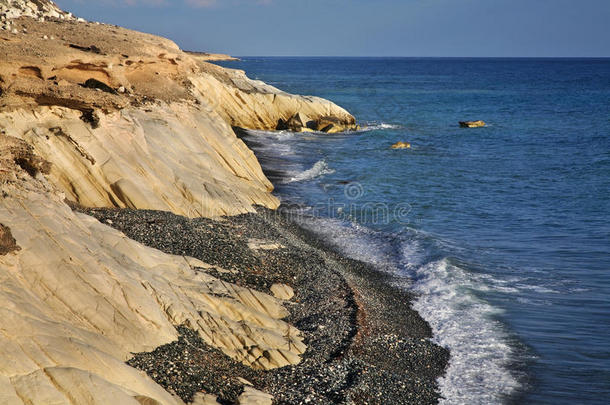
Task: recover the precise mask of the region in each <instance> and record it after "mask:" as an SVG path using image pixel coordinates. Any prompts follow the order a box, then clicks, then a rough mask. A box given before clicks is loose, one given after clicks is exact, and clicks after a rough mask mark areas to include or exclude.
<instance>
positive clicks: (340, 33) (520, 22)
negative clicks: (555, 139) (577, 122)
mask: <svg viewBox="0 0 610 405" xmlns="http://www.w3.org/2000/svg"><path fill="white" fill-rule="evenodd" d="M55 2H56V3H57V4H58V5H59V6H60V7H61V8H63V9H64V10H67V11H71V12H73V13H74V14H75V15H77V16H79V17H83V18H86V19H88V20H93V21H100V22H105V23H111V24H117V25H121V26H123V27H127V28H131V29H136V30H138V31H144V32H149V33H153V34H157V35H161V36H164V37H168V38H170V39H172V40H174V41H175V42H176V43H178V45H179V46H180V47H181V48H182V49H185V50H194V51H204V52H217V53H229V54H231V55H235V56H422V57H425V56H445V57H460V56H473V57H491V56H495V57H610V0H368V1H367V0H96V1H90V0H56V1H55Z"/></svg>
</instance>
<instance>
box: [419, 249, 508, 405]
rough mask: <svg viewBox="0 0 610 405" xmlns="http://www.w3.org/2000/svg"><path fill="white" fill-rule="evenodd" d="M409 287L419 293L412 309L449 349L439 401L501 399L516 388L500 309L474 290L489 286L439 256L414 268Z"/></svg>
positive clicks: (496, 401) (468, 401) (485, 402)
mask: <svg viewBox="0 0 610 405" xmlns="http://www.w3.org/2000/svg"><path fill="white" fill-rule="evenodd" d="M412 288H413V290H414V291H415V292H417V293H418V294H419V297H418V299H417V300H416V301H415V303H414V305H413V307H414V309H415V310H417V311H418V312H419V313H420V314H421V315H422V316H423V317H424V319H426V320H427V321H428V323H429V324H430V326H431V327H432V329H433V332H434V339H433V340H434V341H435V342H436V343H438V344H439V345H441V346H443V347H446V348H448V349H449V350H450V352H451V360H450V363H449V367H448V369H447V372H446V374H445V376H444V377H441V378H440V379H439V386H440V389H441V394H442V396H443V397H444V398H443V399H442V400H441V401H440V403H441V404H489V403H501V402H502V398H503V397H505V396H506V395H510V394H511V393H512V392H514V391H515V390H516V389H517V388H519V383H518V381H517V379H516V378H515V377H514V376H513V375H512V374H511V372H510V371H509V367H510V363H511V361H512V360H513V359H514V353H513V349H512V348H511V346H510V345H509V344H508V343H507V342H508V336H507V334H506V332H505V331H504V328H503V325H502V324H501V323H500V322H499V321H497V320H495V319H494V315H497V314H498V313H500V310H499V309H498V308H495V307H493V306H491V305H490V304H488V303H487V302H486V301H484V300H482V299H480V298H478V297H477V296H476V295H475V292H476V291H477V290H478V291H482V290H485V289H487V288H488V286H486V285H483V284H481V281H480V280H477V278H476V277H475V276H474V275H473V274H471V273H468V272H466V271H465V270H463V269H461V268H459V267H457V266H454V265H452V264H450V263H449V261H448V260H447V259H442V260H439V261H435V262H432V263H429V264H427V265H425V266H420V267H419V268H416V269H415V280H414V283H413V286H412ZM511 292H512V291H511Z"/></svg>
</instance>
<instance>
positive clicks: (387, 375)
mask: <svg viewBox="0 0 610 405" xmlns="http://www.w3.org/2000/svg"><path fill="white" fill-rule="evenodd" d="M79 210H80V211H82V212H84V213H87V214H89V215H92V216H94V217H95V218H97V219H98V220H100V221H101V222H103V223H106V224H108V225H110V226H112V227H114V228H116V229H118V230H120V231H123V232H125V234H126V235H127V236H128V237H130V238H132V239H134V240H136V241H138V242H140V243H143V244H145V245H147V246H150V247H154V248H157V249H159V250H161V251H163V252H165V253H170V254H178V255H185V256H192V257H195V258H197V259H200V260H202V261H205V262H207V263H209V264H211V265H213V266H218V269H222V270H220V271H218V270H213V269H211V270H206V272H208V273H210V274H211V275H213V276H214V277H217V278H219V279H222V280H224V281H227V282H232V283H235V284H238V285H242V286H245V287H250V288H254V289H256V290H259V291H263V292H269V288H270V286H271V285H272V284H274V283H285V284H287V285H290V286H291V287H293V289H294V292H295V297H294V298H293V299H292V300H291V301H288V302H287V303H286V307H287V309H288V310H289V312H290V315H289V316H288V318H287V319H286V320H287V321H288V322H289V323H290V324H292V325H295V327H297V328H298V329H299V330H301V331H302V333H303V336H304V338H305V339H304V340H305V343H306V344H307V351H306V352H305V354H304V355H303V360H302V361H301V362H300V363H299V364H297V365H294V366H287V367H283V368H280V369H275V370H270V371H260V370H253V369H251V368H249V367H246V366H244V365H242V364H240V363H238V362H236V361H234V360H231V359H230V358H228V357H227V356H224V355H223V354H222V353H220V352H219V351H217V350H216V349H213V348H211V347H210V346H207V345H206V344H205V343H204V342H203V341H202V340H201V339H200V338H199V337H198V336H196V333H195V332H192V331H190V330H189V329H188V328H184V327H181V328H179V333H180V339H179V340H178V341H177V342H173V343H170V344H168V345H165V346H162V347H159V348H157V349H156V350H155V351H153V352H151V353H139V354H136V355H135V356H134V357H133V358H132V359H131V360H129V361H128V364H129V365H131V366H133V367H136V368H139V369H140V370H143V371H145V372H147V373H148V375H149V376H150V377H151V378H153V379H154V380H155V381H156V382H157V383H159V384H160V385H162V386H163V387H164V388H166V389H167V390H170V391H173V392H175V393H176V394H178V395H179V396H180V397H181V398H182V399H183V400H185V401H189V400H191V399H192V395H193V394H195V393H196V392H197V391H198V390H203V391H204V392H207V393H208V394H212V395H218V396H219V400H220V401H221V403H232V402H233V401H235V400H236V399H237V396H239V394H240V393H241V387H242V386H243V382H241V381H240V380H238V379H237V377H240V378H243V379H245V380H247V381H249V382H251V383H252V384H253V385H254V387H255V388H256V389H258V390H261V391H264V392H266V393H268V394H271V395H273V397H274V400H275V401H274V402H276V403H295V404H296V403H319V404H324V403H329V402H332V403H349V402H350V401H351V402H354V403H369V404H370V403H379V404H382V403H396V404H428V403H429V404H433V403H437V402H438V399H439V396H440V393H439V391H438V386H437V382H436V380H437V378H438V377H439V376H440V375H442V374H443V373H444V370H445V369H446V366H447V362H448V358H449V353H448V351H447V350H446V349H444V348H441V347H439V346H437V345H435V344H433V343H431V342H430V340H429V338H430V337H431V330H430V327H429V325H428V324H427V322H426V321H425V320H423V318H421V316H420V315H419V314H418V313H417V312H416V311H415V310H413V309H412V308H411V306H410V303H411V300H412V298H413V297H412V296H411V295H410V294H409V293H408V292H406V291H404V290H401V289H399V288H397V287H393V286H392V285H391V284H390V283H389V282H388V281H389V278H390V276H389V275H387V274H383V273H381V272H380V271H379V270H376V269H375V268H373V267H372V266H371V265H368V264H365V263H362V262H359V261H356V260H352V259H349V258H346V257H344V256H342V255H341V254H339V253H337V252H336V251H335V250H334V249H333V248H332V247H330V246H328V244H327V243H326V242H325V241H323V240H321V239H319V238H318V237H317V236H315V235H314V234H312V233H311V232H309V231H307V230H305V229H303V228H301V227H300V226H298V225H297V224H295V223H294V222H291V221H290V220H288V219H287V218H285V216H283V215H282V214H281V213H280V212H279V211H275V212H274V211H271V210H268V209H262V208H260V207H259V208H258V209H257V211H258V212H257V213H256V214H244V215H239V216H236V217H225V218H222V219H221V220H211V219H205V218H196V219H188V218H185V217H181V216H177V215H174V214H171V213H169V212H159V211H143V210H129V209H82V208H81V209H79ZM253 240H256V241H265V242H273V243H274V244H279V245H281V247H279V248H276V249H268V250H264V249H251V248H250V247H248V244H249V243H250V246H252V241H253ZM397 319H398V320H400V322H396V320H397ZM196 359H199V361H197V360H196ZM204 360H206V361H204ZM228 375H231V377H227V376H228ZM194 377H196V378H194ZM223 377H224V378H223Z"/></svg>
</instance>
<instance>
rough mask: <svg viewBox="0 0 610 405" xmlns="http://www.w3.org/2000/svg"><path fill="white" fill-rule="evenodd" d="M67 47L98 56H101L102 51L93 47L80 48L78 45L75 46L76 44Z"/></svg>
mask: <svg viewBox="0 0 610 405" xmlns="http://www.w3.org/2000/svg"><path fill="white" fill-rule="evenodd" d="M68 46H69V47H70V48H74V49H78V50H79V51H83V52H91V53H97V54H98V55H102V50H101V49H100V48H98V47H97V46H95V45H91V46H80V45H76V44H70V45H68Z"/></svg>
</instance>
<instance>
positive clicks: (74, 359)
mask: <svg viewBox="0 0 610 405" xmlns="http://www.w3.org/2000/svg"><path fill="white" fill-rule="evenodd" d="M0 15H1V21H0V28H1V29H0V183H1V190H0V191H1V196H0V278H1V280H2V283H1V284H0V312H1V316H0V403H1V404H18V405H22V404H49V403H56V404H64V403H65V404H100V405H101V404H109V403H116V404H168V405H169V404H183V403H185V402H192V403H196V404H204V403H217V402H216V400H217V396H219V399H220V400H222V401H224V403H226V402H227V401H232V402H238V403H241V404H248V403H251V404H268V403H271V401H272V399H273V397H272V396H270V395H269V394H268V393H272V394H273V396H274V397H275V400H276V401H277V400H278V398H280V399H281V398H283V399H281V401H283V402H290V403H296V402H302V401H304V400H305V398H310V400H311V401H312V403H327V402H328V401H329V400H332V401H335V400H336V402H342V401H343V402H345V401H347V402H349V401H348V398H351V397H354V398H356V397H362V398H364V397H366V396H369V395H370V394H369V391H372V390H379V389H381V388H379V387H381V386H382V385H383V384H384V383H383V381H389V380H391V381H394V382H393V383H392V384H394V385H395V386H396V387H399V388H397V391H396V392H398V394H396V395H397V397H405V398H407V397H408V398H411V400H412V402H413V403H416V402H420V400H421V398H427V400H429V401H431V402H433V401H434V399H435V398H436V395H437V394H436V391H435V390H436V388H435V387H436V386H435V383H434V379H435V378H436V376H437V375H438V374H439V373H440V372H441V371H442V369H443V367H444V364H445V363H446V357H445V354H444V353H443V352H442V351H438V348H436V347H435V346H433V345H431V344H430V343H428V342H427V341H426V340H425V338H428V337H429V334H430V331H429V328H428V327H427V325H426V324H425V322H423V321H422V320H421V319H420V318H419V317H417V316H416V314H413V313H411V312H408V311H409V309H408V308H407V306H408V304H407V302H408V300H409V298H408V297H406V296H405V297H403V298H404V299H403V298H400V299H398V300H397V302H398V303H399V304H396V306H395V308H396V307H401V305H405V307H404V310H405V311H406V312H408V314H407V315H405V319H409V317H411V318H412V321H409V322H410V323H409V322H407V324H409V325H411V326H412V329H411V330H409V332H408V333H406V332H405V333H406V334H405V336H406V335H409V336H408V338H405V339H407V340H404V339H402V338H398V337H396V338H395V339H398V340H395V339H394V338H392V339H394V340H392V345H393V346H392V347H394V349H392V350H396V353H398V352H399V351H402V350H403V349H404V347H405V346H404V345H409V346H408V347H409V348H410V350H411V352H412V353H419V354H421V353H424V354H425V355H427V353H430V352H434V353H437V352H438V353H440V354H439V358H440V360H438V361H436V362H430V363H426V362H423V363H421V362H418V361H410V362H409V363H408V366H404V365H402V363H401V364H399V365H397V366H395V367H394V366H392V367H394V368H392V367H390V368H391V369H392V370H390V371H383V372H379V373H370V374H367V371H366V370H368V369H369V367H371V365H372V367H380V370H385V369H386V361H385V360H366V361H364V360H361V359H360V357H354V358H352V357H350V356H352V354H350V353H354V354H353V356H356V354H357V356H361V354H358V353H361V352H362V353H368V352H367V351H368V350H373V349H371V348H370V347H369V346H368V345H369V343H368V340H367V339H365V338H364V337H363V336H364V332H363V331H364V330H365V329H366V330H367V331H368V332H366V333H368V334H373V333H374V332H373V331H374V330H376V329H375V327H374V325H375V322H374V321H373V320H374V319H376V317H380V319H381V318H382V317H383V316H385V315H383V316H382V315H380V314H384V311H380V310H379V309H378V307H376V305H377V304H375V303H374V302H373V301H371V300H372V298H371V297H376V295H374V293H373V292H372V291H373V290H370V291H371V293H370V294H367V293H364V291H369V290H368V289H369V287H367V286H366V285H365V284H366V283H365V284H363V282H361V281H358V280H360V279H359V278H358V277H356V276H350V277H352V278H351V279H350V278H349V277H348V276H347V273H345V274H344V272H346V270H345V269H347V268H348V267H349V266H355V267H358V266H360V265H355V264H351V262H350V263H348V264H345V263H342V260H343V259H340V258H334V256H333V254H332V253H328V252H326V251H325V250H324V249H321V248H312V247H309V246H308V245H307V243H305V242H303V241H301V239H300V236H292V233H291V232H287V233H286V234H284V233H285V232H284V230H283V229H284V227H288V226H289V225H286V224H284V223H279V224H278V223H276V222H274V221H270V222H260V221H262V220H261V216H260V210H274V209H276V208H278V206H279V203H280V202H279V200H278V199H277V198H276V197H275V196H274V195H273V194H272V191H273V186H272V184H271V183H270V182H269V180H268V179H267V178H266V177H265V175H264V174H263V172H262V169H261V166H260V164H259V162H258V160H257V159H256V157H255V156H254V154H253V152H252V151H251V150H250V149H248V147H247V146H246V145H245V144H244V143H243V142H242V141H241V140H240V139H238V137H237V136H236V135H235V133H234V131H233V128H234V127H240V128H246V129H265V130H272V129H276V128H278V127H279V126H281V125H282V123H286V122H290V121H291V120H292V121H294V120H295V117H297V118H299V120H302V121H307V122H301V124H302V128H298V127H296V130H300V129H305V128H306V127H308V128H309V126H311V125H312V123H314V124H313V125H314V127H315V128H321V127H325V129H326V130H327V132H334V131H338V130H345V129H355V128H356V124H355V119H354V117H353V116H351V115H350V114H349V113H348V112H347V111H346V110H344V109H343V108H341V107H339V106H337V105H335V104H334V103H332V102H330V101H327V100H323V99H320V98H317V97H309V96H297V95H291V94H288V93H285V92H283V91H281V90H279V89H276V88H274V87H272V86H269V85H267V84H265V83H263V82H260V81H255V80H251V79H249V78H248V77H247V76H246V74H245V73H244V72H243V71H239V70H232V69H226V68H222V67H219V66H217V65H213V64H210V63H208V61H209V60H218V59H223V58H225V56H224V55H210V54H199V53H192V52H191V53H189V52H183V51H182V50H180V49H179V47H178V46H177V45H176V44H174V43H173V42H171V41H170V40H167V39H164V38H160V37H156V36H154V35H149V34H144V33H139V32H134V31H130V30H127V29H123V28H120V27H117V26H111V25H106V24H99V23H94V22H87V21H84V20H82V19H77V18H75V17H73V16H72V15H71V14H70V13H66V12H64V11H62V10H60V9H59V8H57V7H56V6H55V5H54V4H53V3H52V2H50V1H47V0H36V1H27V0H23V1H21V0H20V1H17V0H0ZM302 117H307V118H306V119H303V118H302ZM328 123H330V124H328ZM331 127H332V128H331ZM310 129H311V128H310ZM331 129H332V131H331ZM265 212H267V211H265ZM124 215H126V216H127V217H128V220H126V219H125V218H124V217H123V216H124ZM240 215H241V216H240ZM244 215H245V217H243V216H244ZM227 216H233V217H231V218H229V217H227ZM235 216H237V217H235ZM94 217H97V218H98V219H99V221H98V219H95V218H94ZM204 218H209V221H210V222H201V221H203V219H204ZM232 218H250V219H252V218H253V219H252V220H253V221H254V223H255V224H254V225H249V226H243V225H242V224H240V222H239V221H240V219H232ZM134 219H139V221H137V222H136V223H132V222H130V221H132V220H134ZM183 221H186V222H183ZM197 221H199V222H197ZM257 221H258V222H257ZM157 223H162V224H164V225H163V226H162V227H158V226H157V225H156V224H157ZM141 227H143V228H141ZM272 228H273V229H275V231H274V232H275V234H273V233H272V234H269V232H270V231H269V230H270V229H272ZM157 232H158V233H157ZM265 232H267V233H265ZM245 235H249V236H245ZM281 235H283V236H281ZM295 235H296V234H295ZM136 240H137V241H136ZM225 245H226V246H225ZM215 252H216V253H215ZM287 252H288V253H287ZM195 257H196V258H195ZM305 262H307V263H308V264H307V266H306V268H307V271H303V270H302V269H303V268H305V267H303V266H304V265H303V264H302V263H305ZM329 268H332V270H328V269H329ZM358 268H359V267H358ZM375 277H376V276H375ZM355 286H360V287H359V288H360V293H359V294H362V295H363V296H362V297H360V298H358V297H357V294H356V293H355V292H354V291H355V288H356V287H355ZM369 301H370V302H369ZM401 302H402V304H400V303H401ZM373 308H375V311H373ZM393 311H395V309H394V310H393ZM393 311H388V312H387V319H391V317H392V316H393ZM365 312H366V313H368V312H371V316H370V317H369V318H368V320H367V321H366V322H367V323H366V327H365V326H362V325H360V326H358V325H359V324H358V322H361V318H362V317H363V316H364V315H363V314H364V313H365ZM373 312H375V315H374V316H373ZM391 312H392V313H391ZM383 319H386V318H383ZM387 319H386V320H387ZM314 320H315V321H314ZM312 322H313V323H312ZM297 323H298V324H299V325H300V326H299V328H297V327H295V326H292V325H296V324H297ZM382 323H383V322H382V321H379V324H380V325H381V324H382ZM325 325H328V326H327V327H326V326H325ZM302 328H306V329H307V331H306V332H303V331H301V330H300V329H302ZM359 328H362V331H361V330H360V329H359ZM379 328H380V330H384V331H385V329H384V327H382V326H380V327H379ZM379 333H381V332H379ZM383 333H385V332H383ZM357 338H358V339H357ZM372 341H375V339H373V340H372ZM184 342H188V345H187V346H184V347H183V346H180V345H183V344H184ZM396 342H399V343H396ZM306 343H307V344H306ZM375 344H378V343H375ZM388 344H389V343H388ZM176 347H178V348H179V349H177V348H176ZM159 350H161V352H162V353H164V354H155V353H157V352H158V351H159ZM168 353H169V354H168ZM202 353H206V356H211V357H209V358H213V359H214V361H208V360H209V358H208V357H205V356H204V358H205V359H206V361H204V360H201V361H199V362H198V363H196V364H195V365H192V366H188V367H187V366H186V365H189V364H191V362H193V360H192V359H194V358H200V357H201V356H203V355H202ZM419 354H418V355H419ZM424 354H422V356H421V357H422V358H423V356H424ZM150 356H152V360H150ZM181 356H182V357H181ZM414 356H415V355H414ZM397 357H398V355H397ZM303 363H305V364H303ZM221 364H222V365H225V364H226V365H227V366H226V367H227V368H226V369H223V368H219V367H221ZM152 365H154V367H153V366H152ZM297 365H299V366H298V367H297ZM181 367H186V369H185V371H184V372H183V373H182V374H179V373H178V374H177V371H176V370H178V369H180V370H181V369H182V368H181ZM223 367H224V366H223ZM299 367H300V368H299ZM328 367H330V368H332V370H333V371H332V372H330V371H329V372H328V373H327V372H326V371H324V373H326V374H327V375H326V374H325V375H324V377H321V378H318V377H315V378H314V377H313V376H315V375H316V373H322V372H321V371H320V370H326V368H328ZM405 367H407V368H405ZM407 369H408V370H407ZM161 370H164V372H162V371H161ZM197 370H203V372H201V373H200V374H197V373H199V371H197ZM269 370H276V371H275V373H274V372H272V371H269ZM388 370H389V369H388ZM206 373H207V374H206ZM384 373H385V374H384ZM405 373H407V374H409V373H413V375H414V376H415V377H414V379H413V381H414V382H413V383H409V384H406V385H405V384H404V383H402V382H401V378H402V377H400V376H401V375H406V374H405ZM194 375H196V376H197V380H196V381H195V380H194V377H193V376H194ZM320 375H322V374H320ZM355 375H361V377H359V378H360V379H361V380H362V381H364V382H365V383H366V386H365V388H363V386H364V385H362V384H360V385H357V384H355V382H354V381H355V377H354V376H355ZM168 376H171V379H168ZM245 377H247V378H248V381H246V379H244V378H245ZM297 382H298V384H297ZM204 383H205V384H207V385H205V384H204ZM253 383H254V385H253ZM202 384H204V385H202ZM295 384H297V385H298V387H299V388H290V387H292V386H294V385H295ZM329 386H332V387H335V388H333V389H331V390H329V389H328V388H327V387H329ZM400 387H402V388H400ZM259 389H260V390H259ZM261 390H263V391H265V392H267V393H265V392H262V391H261ZM420 392H422V393H423V394H420ZM365 393H366V395H365ZM308 402H309V401H308ZM424 402H425V401H424Z"/></svg>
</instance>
